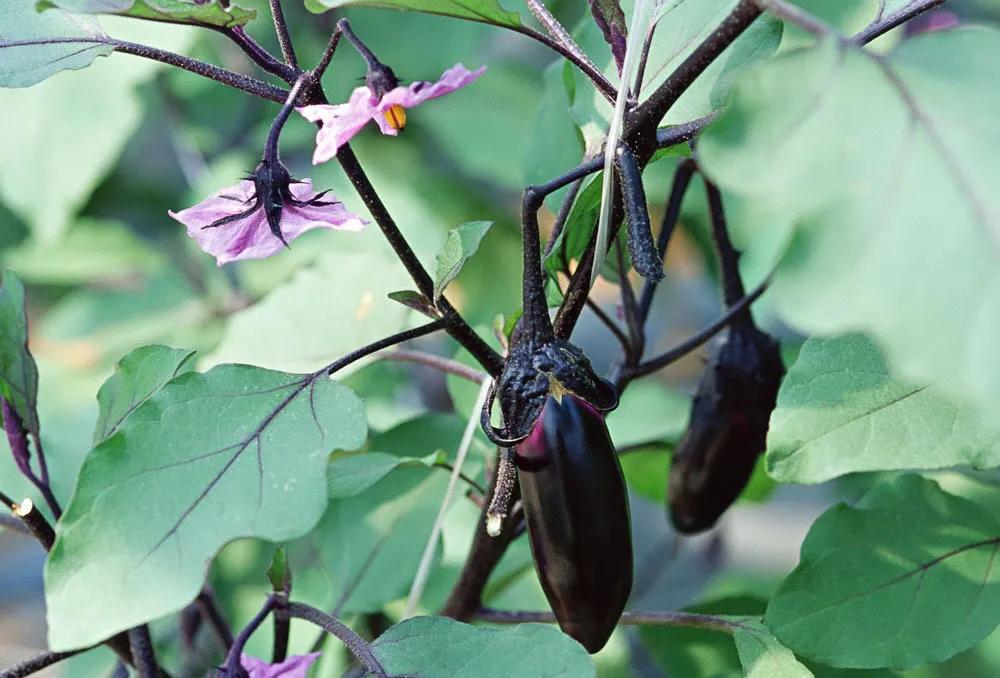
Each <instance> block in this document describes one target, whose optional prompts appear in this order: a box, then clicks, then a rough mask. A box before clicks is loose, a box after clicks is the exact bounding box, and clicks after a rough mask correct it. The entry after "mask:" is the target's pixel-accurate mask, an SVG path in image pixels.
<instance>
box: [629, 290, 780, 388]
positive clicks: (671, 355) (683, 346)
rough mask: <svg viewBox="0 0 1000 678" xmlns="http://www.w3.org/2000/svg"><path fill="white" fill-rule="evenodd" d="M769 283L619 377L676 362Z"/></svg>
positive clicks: (733, 315)
mask: <svg viewBox="0 0 1000 678" xmlns="http://www.w3.org/2000/svg"><path fill="white" fill-rule="evenodd" d="M769 283H770V278H768V279H767V280H765V281H764V282H762V283H761V284H760V285H759V286H758V287H757V288H756V289H755V290H754V291H753V292H751V293H750V294H748V295H747V296H745V297H743V299H741V300H740V301H739V303H737V304H735V305H733V306H730V307H729V308H728V309H726V312H725V313H724V314H723V315H722V317H721V318H719V319H718V320H716V321H715V322H714V323H712V324H711V325H709V326H708V327H706V328H705V329H703V330H701V331H700V332H698V333H697V334H695V335H693V336H691V337H689V338H688V339H686V340H685V341H683V342H681V343H680V344H678V345H677V346H675V347H674V348H672V349H670V350H669V351H667V352H665V353H663V354H662V355H659V356H657V357H656V358H652V359H650V360H647V361H646V362H644V363H640V364H639V365H636V366H635V367H633V368H626V369H625V370H623V371H622V375H621V377H620V379H622V380H624V383H625V384H627V383H628V382H630V381H632V380H633V379H635V378H637V377H641V376H643V375H646V374H649V373H650V372H655V371H656V370H659V369H662V368H664V367H666V366H667V365H669V364H670V363H673V362H676V361H677V360H678V359H680V358H682V357H684V356H685V355H687V354H688V353H690V352H691V351H693V350H695V349H696V348H698V347H699V346H701V345H702V344H704V343H705V342H706V341H708V340H709V339H711V338H712V337H714V336H715V335H716V334H718V333H719V332H720V331H722V330H723V329H725V328H726V326H728V325H729V323H731V322H732V321H733V319H734V318H735V317H736V316H738V315H741V314H742V313H743V312H744V311H746V310H747V309H748V308H750V305H751V304H752V303H753V302H755V301H757V299H758V298H760V295H762V294H763V293H764V291H765V290H767V286H768V284H769Z"/></svg>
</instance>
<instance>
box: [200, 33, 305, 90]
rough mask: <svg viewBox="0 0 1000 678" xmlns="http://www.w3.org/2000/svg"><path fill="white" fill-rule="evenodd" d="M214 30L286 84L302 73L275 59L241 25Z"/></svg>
mask: <svg viewBox="0 0 1000 678" xmlns="http://www.w3.org/2000/svg"><path fill="white" fill-rule="evenodd" d="M216 30H217V31H218V32H219V33H221V34H222V35H224V36H226V37H227V38H229V40H230V41H232V42H233V43H234V44H235V45H236V46H237V47H239V48H240V49H241V50H242V51H243V53H244V54H246V55H247V57H249V59H250V61H252V62H254V63H255V64H257V66H259V67H260V68H261V69H262V70H264V71H265V72H267V73H271V74H272V75H276V76H278V77H279V78H281V79H282V80H284V81H285V82H287V83H288V84H292V83H293V82H295V80H296V79H297V78H298V77H299V76H300V75H302V73H301V71H300V70H299V69H298V68H297V67H293V66H290V65H288V64H283V63H281V61H279V60H278V59H276V58H275V57H274V55H272V54H271V53H270V52H268V51H267V50H266V49H264V48H263V47H262V46H261V45H260V43H258V42H257V41H256V40H254V39H253V38H252V37H250V35H249V34H248V33H247V32H246V29H245V28H243V26H234V27H232V28H217V29H216Z"/></svg>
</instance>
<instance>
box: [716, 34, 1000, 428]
mask: <svg viewBox="0 0 1000 678" xmlns="http://www.w3.org/2000/svg"><path fill="white" fill-rule="evenodd" d="M998 78H1000V32H997V31H995V30H991V29H986V28H975V29H973V28H970V29H958V30H952V31H945V32H938V33H930V34H924V35H920V36H916V37H914V38H912V39H908V40H906V41H904V42H903V43H902V44H901V45H900V46H899V48H898V49H896V50H895V51H894V52H892V53H891V54H890V55H888V56H879V55H873V54H870V53H868V52H866V51H864V50H861V49H858V48H852V47H846V46H843V45H839V44H832V43H824V44H821V45H819V46H817V47H815V48H813V49H808V50H798V51H795V52H790V53H788V54H787V55H786V56H784V57H781V58H778V59H776V60H774V61H773V62H772V63H770V64H768V65H767V66H765V67H763V68H761V69H759V70H757V71H755V72H754V73H752V74H750V75H748V76H747V77H746V78H745V80H744V81H743V82H742V83H741V85H740V87H739V88H738V93H737V95H736V96H735V98H734V102H733V105H732V106H731V107H730V108H729V110H728V111H727V112H726V113H725V114H724V115H723V116H722V118H720V120H719V121H718V122H717V123H716V124H714V125H712V126H711V127H710V128H709V130H708V131H706V133H705V134H704V135H703V137H702V139H701V142H700V146H699V148H700V151H699V154H700V160H699V163H700V164H701V165H702V166H703V167H704V168H705V170H706V172H707V173H708V174H709V175H710V176H711V177H712V178H713V179H715V180H716V181H718V182H719V183H721V184H722V185H723V187H725V188H726V189H727V190H729V191H731V192H732V194H733V195H735V196H737V197H738V198H739V199H741V200H743V201H746V202H748V203H752V209H751V210H747V211H746V212H745V214H744V218H743V219H741V220H740V221H739V222H738V223H733V224H732V225H733V228H734V239H735V240H736V244H737V246H738V247H741V248H743V249H744V251H745V254H746V258H745V261H744V265H745V266H744V269H745V270H750V269H753V270H754V271H755V272H758V273H759V272H766V271H767V270H769V269H770V268H771V267H772V266H773V265H774V264H775V263H776V262H777V261H779V260H780V267H779V269H778V272H777V275H776V277H775V280H774V284H773V285H772V286H771V290H770V292H769V294H770V296H771V302H773V303H774V304H775V305H776V307H777V309H778V311H779V312H780V313H781V315H782V316H783V317H784V318H785V319H786V320H787V321H789V322H790V323H791V324H793V325H794V326H795V327H796V328H798V329H800V330H802V331H804V332H806V333H812V334H836V333H842V332H845V331H857V330H864V331H866V332H868V333H870V334H871V335H872V336H873V338H874V339H875V340H876V341H877V343H878V344H879V345H880V346H881V347H883V348H884V349H885V351H886V357H887V358H888V361H889V363H890V365H891V366H892V367H893V369H894V371H896V372H898V373H899V374H900V375H901V377H902V378H904V379H905V380H907V381H910V382H913V383H916V384H932V385H934V386H935V387H938V388H940V389H941V392H942V393H943V394H944V395H946V396H948V397H950V398H953V399H954V400H955V401H956V403H958V404H961V403H962V402H968V403H971V404H973V405H974V406H975V407H974V409H976V410H978V412H979V414H980V415H981V416H982V420H983V423H984V424H985V425H987V426H989V427H990V428H995V427H996V426H998V425H1000V417H998V414H997V413H998V410H997V407H996V403H997V401H998V399H1000V379H998V378H997V375H1000V352H998V351H997V350H996V337H997V336H1000V267H998V266H997V263H998V260H1000V192H997V191H996V190H994V187H995V186H996V185H997V184H998V182H1000V165H998V164H997V163H996V155H997V152H998V149H1000V121H998V119H997V117H996V116H994V115H992V113H991V111H992V110H993V109H994V108H995V104H996V103H997V101H996V100H997V92H998V90H997V88H996V87H995V84H996V82H997V81H998ZM764 167H766V168H767V171H762V168H764Z"/></svg>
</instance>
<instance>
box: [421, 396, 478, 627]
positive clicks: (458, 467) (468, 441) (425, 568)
mask: <svg viewBox="0 0 1000 678" xmlns="http://www.w3.org/2000/svg"><path fill="white" fill-rule="evenodd" d="M492 383H493V380H492V379H486V380H484V381H483V383H482V386H480V387H479V396H478V397H477V398H476V404H475V405H474V406H473V407H472V414H470V415H469V421H468V423H466V425H465V432H464V433H463V434H462V442H461V443H459V445H458V454H456V455H455V467H454V468H453V469H452V471H451V478H449V479H448V489H447V490H445V493H444V499H443V500H442V501H441V508H440V509H439V510H438V514H437V519H436V520H435V521H434V527H433V528H432V529H431V536H430V537H428V539H427V545H426V546H424V554H423V556H421V558H420V566H419V567H418V568H417V574H416V576H414V577H413V585H412V586H410V595H409V596H408V597H407V599H406V612H405V613H404V614H403V619H409V618H410V617H412V616H413V614H414V612H416V610H417V606H418V605H420V597H421V596H422V595H423V594H424V588H425V587H426V586H427V578H428V577H429V576H430V573H431V563H432V562H433V561H434V552H435V551H436V550H437V544H438V539H439V538H440V537H441V527H442V526H443V525H444V517H445V514H447V513H448V508H449V507H450V506H451V499H452V495H454V493H455V485H456V484H457V483H458V478H459V475H460V474H461V473H462V465H463V464H464V463H465V457H466V456H467V455H468V453H469V448H470V447H471V446H472V437H473V436H474V435H475V433H476V427H477V426H479V412H480V410H482V409H483V403H485V402H486V394H487V393H488V392H489V390H490V385H492Z"/></svg>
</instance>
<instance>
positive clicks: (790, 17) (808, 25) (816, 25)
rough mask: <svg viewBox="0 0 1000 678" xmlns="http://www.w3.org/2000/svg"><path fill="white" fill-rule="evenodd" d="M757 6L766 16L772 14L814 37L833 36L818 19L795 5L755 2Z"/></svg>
mask: <svg viewBox="0 0 1000 678" xmlns="http://www.w3.org/2000/svg"><path fill="white" fill-rule="evenodd" d="M756 2H757V5H758V6H759V7H761V8H763V9H764V10H765V11H766V12H767V13H768V14H773V15H774V16H776V17H777V18H779V19H781V20H782V21H786V22H788V23H790V24H792V25H794V26H798V27H799V28H801V29H802V30H804V31H807V32H809V33H812V34H813V35H815V36H816V37H819V38H823V37H826V36H828V35H833V34H834V31H833V29H832V28H830V27H829V26H828V25H827V24H825V23H823V22H822V21H820V20H819V19H818V18H816V17H815V16H813V15H812V14H810V13H809V12H806V11H803V10H802V9H801V8H799V7H796V6H795V5H792V4H789V3H787V2H785V0H756Z"/></svg>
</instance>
